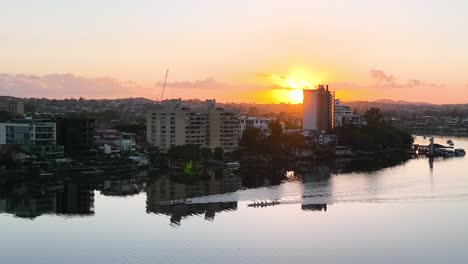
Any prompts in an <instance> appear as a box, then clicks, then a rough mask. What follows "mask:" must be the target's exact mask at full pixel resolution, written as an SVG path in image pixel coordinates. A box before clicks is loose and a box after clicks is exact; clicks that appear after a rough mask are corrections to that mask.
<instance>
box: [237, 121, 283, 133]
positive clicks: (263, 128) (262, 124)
mask: <svg viewBox="0 0 468 264" xmlns="http://www.w3.org/2000/svg"><path fill="white" fill-rule="evenodd" d="M275 121H276V118H274V117H253V116H242V117H240V118H239V137H242V134H244V131H245V130H246V129H247V128H250V127H255V128H258V129H259V130H260V132H261V133H262V134H269V133H270V128H269V124H270V123H273V122H275Z"/></svg>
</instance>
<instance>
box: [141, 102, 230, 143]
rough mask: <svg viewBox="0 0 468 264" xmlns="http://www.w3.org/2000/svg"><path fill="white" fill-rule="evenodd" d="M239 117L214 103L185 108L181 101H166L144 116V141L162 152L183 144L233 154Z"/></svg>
mask: <svg viewBox="0 0 468 264" xmlns="http://www.w3.org/2000/svg"><path fill="white" fill-rule="evenodd" d="M238 134H239V114H238V112H237V111H236V110H233V109H227V108H222V107H219V106H217V105H216V102H215V100H207V101H206V102H205V105H204V106H199V107H187V106H184V105H182V100H180V99H176V100H166V101H164V102H162V103H161V104H160V105H158V106H156V108H155V109H153V110H151V111H149V112H148V113H147V141H148V143H150V144H152V145H154V146H157V147H159V148H161V149H163V150H168V149H169V148H170V147H171V146H180V145H187V144H194V145H200V146H204V147H209V148H212V149H214V148H217V147H221V148H223V149H224V151H227V152H229V151H233V150H236V149H237V147H238V137H239V136H238Z"/></svg>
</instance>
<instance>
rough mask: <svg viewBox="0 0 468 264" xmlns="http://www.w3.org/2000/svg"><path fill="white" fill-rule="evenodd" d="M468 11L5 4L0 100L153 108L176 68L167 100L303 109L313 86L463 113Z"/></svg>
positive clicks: (301, 1)
mask: <svg viewBox="0 0 468 264" xmlns="http://www.w3.org/2000/svg"><path fill="white" fill-rule="evenodd" d="M467 9H468V2H466V1H459V0H453V1H438V0H426V1H421V0H405V1H404V0H392V1H390V0H382V1H372V0H354V1H340V0H326V1H325V0H290V1H283V0H237V1H232V0H217V1H211V0H200V1H184V0H174V1H147V0H135V1H124V0H117V1H110V0H102V1H92V0H82V1H58V0H43V1H33V0H25V1H9V0H7V1H5V2H2V8H1V9H0V32H2V36H3V37H2V38H1V43H2V44H1V47H2V48H1V49H0V95H1V94H6V95H14V96H23V97H24V96H35V97H54V98H65V97H79V96H83V97H86V98H115V97H129V96H132V97H137V96H144V97H149V98H152V99H157V98H159V97H160V93H161V81H162V80H163V79H164V73H165V71H166V69H167V68H170V74H169V80H168V84H169V85H168V87H167V92H166V96H165V97H166V98H171V97H182V98H200V99H205V98H212V97H214V98H216V99H218V101H224V102H227V101H231V102H240V101H244V102H258V103H266V102H295V101H297V99H298V92H297V91H291V90H294V89H301V88H302V87H299V86H300V85H299V84H301V83H302V82H305V83H307V84H308V85H315V84H317V83H324V84H329V85H330V87H331V89H334V90H336V92H337V97H340V98H342V99H344V100H375V99H382V98H386V99H393V100H406V101H426V102H432V103H466V102H468V93H467V90H468V49H467V47H468V34H462V31H460V30H461V29H463V28H464V27H465V26H466V25H467V24H468V16H466V14H465V11H466V10H467ZM274 76H276V77H274ZM281 78H283V79H284V80H287V81H286V82H287V84H279V83H278V82H281V81H280V80H281ZM302 84H304V83H302ZM298 85H299V86H298Z"/></svg>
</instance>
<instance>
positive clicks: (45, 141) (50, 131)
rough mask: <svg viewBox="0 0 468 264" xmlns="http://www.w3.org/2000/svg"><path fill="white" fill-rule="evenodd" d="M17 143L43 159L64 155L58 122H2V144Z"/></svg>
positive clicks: (0, 129)
mask: <svg viewBox="0 0 468 264" xmlns="http://www.w3.org/2000/svg"><path fill="white" fill-rule="evenodd" d="M1 144H15V145H19V146H21V148H22V149H23V150H24V151H26V152H27V153H30V154H33V155H35V156H37V157H38V158H42V159H55V158H62V157H63V146H59V145H57V137H56V124H55V123H54V122H48V121H42V120H21V121H15V122H10V123H0V145H1Z"/></svg>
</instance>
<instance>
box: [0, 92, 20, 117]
mask: <svg viewBox="0 0 468 264" xmlns="http://www.w3.org/2000/svg"><path fill="white" fill-rule="evenodd" d="M0 111H3V112H7V113H10V114H13V115H23V114H24V104H23V102H22V101H21V100H18V99H17V98H14V97H9V96H0Z"/></svg>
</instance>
